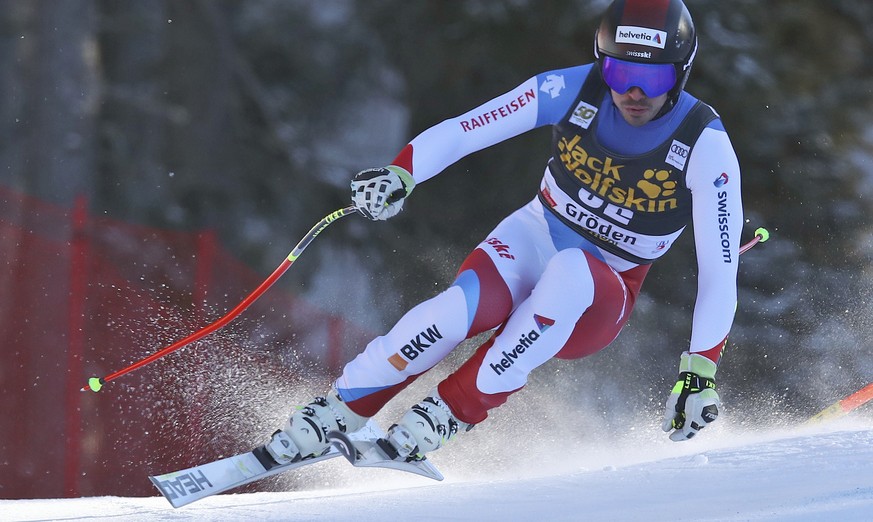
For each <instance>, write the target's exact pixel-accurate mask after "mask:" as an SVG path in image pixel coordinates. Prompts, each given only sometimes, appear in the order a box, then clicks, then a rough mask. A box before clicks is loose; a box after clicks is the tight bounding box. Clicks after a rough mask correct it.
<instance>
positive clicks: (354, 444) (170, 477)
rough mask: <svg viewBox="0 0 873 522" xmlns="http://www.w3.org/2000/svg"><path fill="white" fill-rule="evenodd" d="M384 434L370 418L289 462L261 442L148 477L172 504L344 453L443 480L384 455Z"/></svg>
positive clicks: (356, 460)
mask: <svg viewBox="0 0 873 522" xmlns="http://www.w3.org/2000/svg"><path fill="white" fill-rule="evenodd" d="M384 437H385V432H384V431H383V430H382V429H381V428H380V427H379V426H378V425H377V424H376V423H375V421H373V420H372V419H371V420H370V421H369V422H368V423H367V424H366V425H365V426H364V428H362V429H360V430H358V431H356V432H355V433H353V434H351V435H346V434H344V433H339V432H330V433H329V434H328V439H329V440H330V441H331V447H330V448H329V449H328V451H327V452H325V453H324V454H322V455H319V456H317V457H310V458H307V459H303V460H300V461H298V462H292V463H290V464H277V463H276V462H275V461H274V460H273V458H272V457H271V456H270V455H269V454H268V453H267V450H266V447H265V446H258V447H257V448H255V449H253V450H252V451H249V452H246V453H241V454H239V455H234V456H232V457H226V458H223V459H220V460H216V461H213V462H207V463H204V464H200V465H197V466H193V467H190V468H187V469H182V470H179V471H173V472H171V473H165V474H163V475H154V476H149V480H151V482H152V484H154V486H155V487H156V488H158V491H160V493H161V495H163V496H164V498H166V499H167V501H169V503H170V504H171V505H172V506H173V507H174V508H178V507H182V506H185V505H188V504H190V503H192V502H195V501H197V500H200V499H203V498H206V497H209V496H212V495H216V494H218V493H222V492H225V491H228V490H231V489H234V488H237V487H239V486H243V485H245V484H248V483H250V482H255V481H256V480H261V479H264V478H267V477H271V476H273V475H277V474H279V473H284V472H286V471H291V470H292V469H297V468H301V467H303V466H308V465H310V464H315V463H317V462H321V461H323V460H328V459H332V458H334V457H339V456H345V457H346V459H347V460H349V462H351V463H352V464H354V465H355V466H358V467H380V468H390V469H396V470H400V471H405V472H408V473H415V474H417V475H422V476H425V477H428V478H432V479H435V480H443V475H442V474H441V473H440V472H439V471H438V470H437V469H436V468H435V467H434V466H433V465H432V464H431V463H430V462H428V461H427V460H422V461H416V462H401V461H393V460H391V459H390V458H388V457H387V456H386V455H385V453H384V452H383V451H382V450H381V449H380V448H379V445H378V441H379V440H380V439H384Z"/></svg>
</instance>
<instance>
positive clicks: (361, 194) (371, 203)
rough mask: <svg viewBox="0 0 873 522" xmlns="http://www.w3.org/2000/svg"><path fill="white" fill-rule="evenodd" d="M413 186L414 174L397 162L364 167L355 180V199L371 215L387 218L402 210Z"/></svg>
mask: <svg viewBox="0 0 873 522" xmlns="http://www.w3.org/2000/svg"><path fill="white" fill-rule="evenodd" d="M414 187H415V180H414V179H413V178H412V175H411V174H410V173H409V172H407V171H406V169H404V168H401V167H398V166H396V165H388V166H387V167H383V168H378V169H367V170H362V171H361V172H358V173H357V174H356V175H355V178H354V179H353V180H352V203H353V204H354V205H355V208H357V209H358V211H359V212H360V213H361V214H363V215H365V216H367V217H368V218H370V219H372V220H374V221H382V220H386V219H388V218H390V217H394V216H396V215H397V214H398V213H399V212H400V211H401V210H403V200H404V199H405V198H406V196H408V195H409V194H411V193H412V189H413V188H414Z"/></svg>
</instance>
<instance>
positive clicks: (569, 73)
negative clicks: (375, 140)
mask: <svg viewBox="0 0 873 522" xmlns="http://www.w3.org/2000/svg"><path fill="white" fill-rule="evenodd" d="M590 69H591V64H588V65H581V66H576V67H571V68H568V69H560V70H556V71H549V72H545V73H542V74H539V75H537V76H534V77H532V78H530V79H528V80H527V81H525V82H524V83H522V84H521V85H519V86H517V87H516V88H514V89H512V90H511V91H509V92H507V93H505V94H502V95H500V96H498V97H496V98H494V99H492V100H489V101H487V102H485V103H483V104H482V105H479V106H478V107H476V108H475V109H472V110H470V111H467V112H466V113H464V114H462V115H460V116H457V117H455V118H450V119H448V120H445V121H442V122H440V123H438V124H436V125H434V126H433V127H430V128H429V129H427V130H425V131H424V132H422V133H421V134H419V135H418V136H416V137H415V138H414V139H413V140H412V141H410V142H409V143H408V144H407V145H406V146H405V147H404V148H403V150H401V152H400V154H398V155H397V157H396V158H394V161H392V162H391V164H390V165H388V166H387V167H385V168H382V169H368V170H366V171H362V172H360V173H358V175H357V176H356V177H355V180H354V181H353V182H352V201H353V203H354V204H355V205H356V206H357V207H358V209H359V210H360V211H361V212H362V213H363V214H364V215H365V216H367V217H369V218H371V219H377V220H381V219H388V218H389V217H392V216H394V215H396V214H397V213H398V212H400V210H401V208H402V206H403V200H404V199H405V197H406V196H408V195H409V194H410V193H412V189H413V188H414V187H415V185H416V184H417V183H420V182H422V181H426V180H428V179H430V178H432V177H434V176H436V175H437V174H439V173H440V172H442V171H443V170H444V169H445V168H446V167H448V166H449V165H451V164H453V163H455V162H456V161H458V160H459V159H461V158H463V157H464V156H467V155H469V154H472V153H474V152H477V151H480V150H482V149H485V148H487V147H490V146H491V145H495V144H497V143H500V142H502V141H505V140H508V139H510V138H513V137H515V136H518V135H519V134H522V133H524V132H527V131H529V130H531V129H534V128H537V127H541V126H544V125H550V124H553V123H555V122H557V121H558V120H559V119H560V118H561V117H562V116H563V115H564V114H565V113H566V112H567V110H569V106H570V104H571V103H572V102H573V101H574V100H575V98H576V94H577V93H578V91H579V88H580V86H581V84H582V82H583V81H584V79H585V77H586V76H587V74H588V71H589V70H590ZM389 196H390V197H389Z"/></svg>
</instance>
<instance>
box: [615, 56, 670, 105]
mask: <svg viewBox="0 0 873 522" xmlns="http://www.w3.org/2000/svg"><path fill="white" fill-rule="evenodd" d="M601 70H602V71H603V80H604V81H605V82H606V85H608V86H609V88H610V89H612V90H613V91H615V92H617V93H619V94H624V93H626V92H627V91H628V90H629V89H630V88H631V87H639V88H640V89H642V90H643V92H644V93H646V96H648V97H649V98H657V97H658V96H660V95H662V94H664V93H665V92H667V91H669V90H670V89H672V88H673V86H674V85H676V67H675V66H674V65H673V64H671V63H636V62H626V61H624V60H619V59H618V58H613V57H611V56H605V57H604V58H603V66H602V68H601Z"/></svg>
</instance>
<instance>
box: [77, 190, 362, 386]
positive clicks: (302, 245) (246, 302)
mask: <svg viewBox="0 0 873 522" xmlns="http://www.w3.org/2000/svg"><path fill="white" fill-rule="evenodd" d="M354 212H355V207H354V206H348V207H345V208H342V209H339V210H337V211H336V212H332V213H330V214H328V215H327V216H325V217H324V218H322V220H321V221H319V222H318V223H316V224H315V226H313V227H312V228H311V229H310V230H309V232H308V233H307V234H306V235H305V236H304V237H303V239H301V240H300V242H299V243H297V246H295V247H294V250H292V251H291V253H290V254H288V257H286V258H285V260H284V261H282V264H280V265H279V266H278V267H277V268H276V270H274V271H273V273H272V274H270V277H268V278H267V279H265V280H264V282H263V283H261V284H260V286H258V287H257V288H255V290H254V291H253V292H252V293H251V294H249V295H248V297H246V298H245V299H243V300H242V302H240V303H239V304H238V305H236V307H235V308H234V309H233V310H231V311H230V312H228V313H227V314H226V315H225V316H224V317H222V318H221V319H219V320H217V321H215V322H214V323H212V324H210V325H208V326H206V327H205V328H203V329H201V330H198V331H196V332H194V333H193V334H191V335H189V336H188V337H185V338H184V339H181V340H179V341H177V342H175V343H173V344H171V345H170V346H167V347H166V348H164V349H162V350H159V351H157V352H155V353H153V354H152V355H150V356H148V357H146V358H145V359H142V360H139V361H137V362H135V363H133V364H131V365H130V366H128V367H126V368H122V369H121V370H118V371H116V372H114V373H111V374H109V375H107V376H105V377H91V378H90V379H88V384H87V385H85V386H83V387H82V389H81V391H88V390H91V391H93V392H98V391H100V389H101V388H102V387H103V385H104V384H106V383H107V382H109V381H112V380H115V379H117V378H118V377H121V376H122V375H125V374H128V373H130V372H132V371H134V370H136V369H137V368H142V367H143V366H145V365H147V364H149V363H152V362H154V361H156V360H158V359H160V358H161V357H163V356H165V355H169V354H171V353H173V352H175V351H176V350H178V349H180V348H182V347H184V346H187V345H189V344H191V343H193V342H194V341H198V340H200V339H202V338H203V337H205V336H207V335H209V334H211V333H212V332H214V331H216V330H218V329H219V328H222V327H223V326H225V325H226V324H227V323H229V322H231V321H232V320H234V319H235V318H236V317H237V316H239V315H240V314H241V313H243V311H245V309H246V308H248V307H249V306H250V305H251V304H252V303H254V302H255V301H256V300H257V299H258V298H259V297H261V296H262V295H263V294H264V292H266V291H267V290H268V289H269V288H270V287H271V286H273V283H275V282H276V281H277V280H278V279H279V278H280V277H282V274H284V273H285V271H286V270H288V268H289V267H290V266H291V264H292V263H294V261H296V260H297V258H298V257H300V254H302V253H303V250H305V249H306V247H307V246H309V243H311V242H312V240H313V239H315V237H316V236H318V234H320V233H321V231H322V230H324V229H325V228H327V226H328V225H330V224H331V223H333V222H334V221H336V220H338V219H340V218H342V217H345V216H347V215H349V214H352V213H354Z"/></svg>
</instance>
